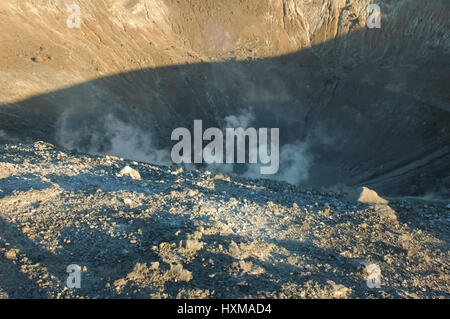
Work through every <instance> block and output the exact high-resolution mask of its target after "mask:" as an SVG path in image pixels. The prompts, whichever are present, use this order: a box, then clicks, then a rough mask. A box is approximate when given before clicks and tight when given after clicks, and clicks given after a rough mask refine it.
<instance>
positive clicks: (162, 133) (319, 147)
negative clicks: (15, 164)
mask: <svg viewBox="0 0 450 319" xmlns="http://www.w3.org/2000/svg"><path fill="white" fill-rule="evenodd" d="M138 2H139V1H138ZM278 2H279V4H278V6H279V7H280V8H281V9H282V10H281V11H278V9H280V8H278V7H277V6H274V7H270V6H269V7H267V8H266V7H261V8H260V7H258V8H259V11H258V10H256V9H255V11H254V13H252V14H250V13H248V11H246V10H248V8H247V9H245V8H243V7H240V6H239V5H238V4H234V2H232V3H230V5H229V6H228V7H227V6H225V7H223V6H220V5H217V7H214V8H213V9H211V8H209V9H208V10H206V11H202V12H203V13H198V19H199V21H203V20H205V21H207V20H208V18H209V19H211V17H214V16H215V14H217V13H218V12H222V13H223V15H224V16H226V17H228V15H230V16H231V13H230V11H233V10H234V12H237V13H236V14H237V15H240V16H246V15H248V16H249V17H250V16H251V18H252V19H256V20H255V22H254V24H253V26H254V28H255V30H256V31H251V32H250V31H248V32H249V33H248V32H247V31H245V32H247V33H245V32H244V31H242V32H241V33H240V31H239V30H241V29H242V28H239V27H238V23H237V22H236V21H235V20H232V19H231V18H230V19H231V20H230V21H231V22H230V21H228V22H220V26H221V28H220V30H222V31H223V32H222V31H220V32H219V31H217V30H216V29H215V28H212V29H211V28H206V29H205V25H207V23H206V22H192V26H195V27H196V28H200V29H201V28H203V30H210V31H211V30H216V31H217V32H213V35H211V37H206V38H208V39H215V40H211V41H212V42H213V44H215V45H218V42H220V43H222V42H223V43H225V42H226V43H225V44H227V43H228V44H227V45H225V44H223V45H221V46H217V48H216V49H215V51H214V52H213V53H212V52H210V51H211V50H212V48H214V47H215V46H214V45H212V44H211V45H206V44H204V43H206V42H202V40H198V39H203V38H205V35H204V33H201V32H200V33H197V34H189V31H188V30H187V29H186V26H189V24H188V22H187V21H189V19H188V18H186V17H185V18H183V17H180V16H176V15H175V13H174V12H177V11H176V10H175V9H174V8H172V7H170V8H168V9H167V10H168V11H167V12H169V13H167V12H166V13H165V14H166V18H167V19H169V20H170V19H172V20H170V21H176V22H177V23H179V26H180V27H179V28H180V30H181V31H180V30H179V31H178V33H179V35H180V36H182V38H183V37H184V39H188V41H187V42H189V43H190V44H191V46H190V47H189V48H188V49H186V50H185V52H188V53H189V54H190V52H193V54H194V53H195V54H197V55H198V56H202V57H205V56H206V57H210V56H213V57H214V58H213V59H209V60H208V59H207V58H205V59H203V58H201V59H200V61H190V62H194V63H188V64H186V63H184V64H183V63H181V61H182V60H183V59H185V58H184V57H183V55H182V54H181V53H180V52H177V53H174V56H176V58H174V59H175V60H176V61H178V62H179V64H178V65H171V66H154V67H147V68H142V69H140V70H137V71H128V72H120V73H118V72H114V73H115V74H114V75H110V76H104V77H100V78H98V79H94V80H90V81H86V82H83V83H81V84H77V85H71V86H69V87H67V88H64V89H59V90H53V91H52V92H50V93H45V94H39V95H37V96H34V97H31V98H28V99H20V100H19V101H17V102H14V103H8V104H3V105H1V106H0V130H1V132H3V136H5V137H4V139H5V140H7V141H11V140H30V139H31V140H35V139H41V140H47V141H49V142H53V143H56V144H58V145H61V146H64V147H67V148H75V149H78V150H80V151H84V152H90V153H102V154H107V153H111V154H118V155H121V156H124V157H127V158H130V159H138V160H142V161H148V162H160V163H165V162H167V161H170V158H168V157H167V154H168V152H169V151H170V147H171V145H172V144H171V143H172V142H171V141H170V134H171V132H172V130H173V129H175V128H177V127H187V128H192V125H193V121H194V120H195V119H202V120H203V122H204V125H205V126H208V127H211V126H214V127H225V126H226V125H227V119H229V117H230V116H234V117H235V118H238V119H239V118H241V119H242V118H243V119H245V122H247V123H248V124H249V125H250V126H252V127H256V128H257V127H279V128H280V144H281V149H282V155H281V156H282V157H283V146H284V147H285V152H284V154H285V155H284V158H281V163H280V170H281V174H284V175H290V177H291V178H292V179H293V180H292V179H290V180H289V181H290V182H299V183H306V184H308V185H311V186H315V187H318V186H333V185H339V184H341V185H360V184H364V185H366V186H370V187H371V188H373V189H375V190H376V191H377V192H379V193H380V194H383V195H384V194H388V195H407V194H408V195H410V194H412V195H418V194H426V193H440V194H443V195H444V196H448V195H449V194H448V190H449V189H450V178H449V173H448V172H449V165H448V163H450V99H449V93H448V91H449V90H448V88H449V87H450V76H449V70H450V62H449V61H450V59H449V58H450V40H449V36H450V34H449V32H450V31H449V30H450V26H449V21H450V11H449V4H448V1H433V2H432V3H425V2H424V1H414V0H410V1H396V2H392V1H382V6H381V7H382V13H383V14H382V22H381V25H382V26H381V28H380V29H368V28H366V26H365V21H366V19H367V12H366V10H365V9H366V7H367V4H368V3H367V1H347V2H345V1H322V2H319V1H313V2H312V3H310V4H309V5H306V4H302V3H300V2H299V1H289V0H283V1H278ZM278 2H277V3H278ZM142 3H144V4H145V3H147V2H146V1H142ZM255 6H256V4H255ZM124 10H125V9H124ZM183 10H186V8H183V9H181V7H180V8H179V9H178V11H179V12H181V11H183ZM124 12H125V13H126V11H124ZM183 12H184V11H183ZM280 12H282V13H280ZM265 16H270V17H272V18H273V19H274V21H275V22H274V23H275V26H274V29H273V30H275V31H274V32H276V35H277V36H276V38H277V39H279V41H272V42H270V43H269V42H268V41H269V40H268V39H269V38H270V37H269V36H268V35H264V34H265V30H267V27H268V26H267V25H266V24H264V23H263V22H262V21H265V20H264V18H263V17H265ZM105 19H107V18H106V17H105ZM108 19H110V20H113V19H114V18H108ZM202 19H203V20H202ZM249 19H250V18H249ZM108 21H109V20H108ZM208 21H209V20H208ZM252 21H253V20H252ZM102 23H106V24H107V23H108V22H102ZM120 23H122V24H124V25H125V24H126V23H127V22H124V21H122V20H120ZM164 26H165V24H164ZM183 26H184V27H183ZM171 31H173V29H171ZM108 32H110V31H105V30H104V31H103V33H99V34H101V35H102V36H103V37H104V38H106V39H113V37H112V35H111V34H110V33H108ZM227 32H228V34H230V40H229V41H228V40H226V41H225V40H224V39H228V37H227V36H225V37H222V36H219V35H223V34H227ZM222 33H223V34H222ZM208 34H209V33H208ZM155 37H156V39H157V40H161V39H164V36H162V35H157V36H155ZM265 37H266V38H265ZM260 38H262V39H265V40H266V42H265V43H269V44H268V45H266V44H264V43H260V42H258V41H257V39H260ZM120 39H123V40H124V41H140V40H129V39H128V38H127V34H123V35H121V37H120ZM220 39H222V40H220ZM243 39H247V42H245V43H244V42H243V41H244V40H243ZM196 40H197V41H196ZM203 40H204V39H203ZM219 40H220V41H219ZM251 40H254V42H252V41H251ZM272 40H273V39H272ZM96 41H97V40H96ZM104 41H106V40H104ZM142 41H144V40H142ZM168 41H169V40H168ZM170 41H172V43H175V44H177V43H182V40H173V39H171V40H170ZM173 41H175V42H173ZM177 41H180V42H177ZM205 41H206V40H205ZM227 41H228V42H227ZM87 42H88V43H94V40H93V39H89V38H88V40H87ZM197 42H202V43H203V44H202V45H200V44H198V45H197V44H196V43H197ZM130 43H131V42H130ZM242 43H244V44H242ZM132 44H133V45H135V44H136V43H135V42H133V43H132ZM130 46H131V44H130ZM228 46H229V50H225V51H224V50H222V49H223V48H224V47H228ZM266 46H269V47H270V49H265V47H266ZM114 50H115V49H113V48H110V51H111V52H113V51H114ZM174 50H175V49H174ZM208 50H209V51H208ZM104 51H105V52H110V51H108V49H106V48H104ZM135 52H136V55H137V59H139V58H140V59H142V61H144V60H143V59H144V57H146V56H147V53H142V52H138V50H137V49H136V50H135ZM230 52H231V53H230ZM252 52H253V53H252ZM255 52H256V53H255ZM287 52H290V53H287ZM285 53H287V54H285ZM108 54H109V53H108ZM111 55H112V56H120V53H117V52H115V53H111ZM99 56H100V58H101V57H103V58H106V57H109V56H108V55H107V54H106V53H102V55H99ZM148 56H151V57H154V56H156V53H155V52H153V53H148ZM270 56H272V57H270ZM235 58H238V60H236V59H235ZM186 59H187V58H186ZM54 60H55V59H53V60H52V62H51V63H54V62H53V61H54ZM202 61H203V62H202ZM171 64H175V63H171ZM142 65H145V64H142ZM164 65H167V63H166V64H164ZM126 66H128V67H129V68H128V69H132V66H133V65H132V63H131V64H128V65H126ZM72 67H73V66H72ZM111 71H115V69H114V68H113V67H111ZM80 74H81V73H80ZM80 76H83V77H84V78H86V79H87V78H89V77H88V76H86V75H85V74H83V75H80ZM91 78H92V77H91ZM43 87H44V85H43ZM292 145H297V146H299V147H298V148H296V150H295V151H290V150H291V149H290V148H289V147H290V146H292ZM283 170H284V171H283Z"/></svg>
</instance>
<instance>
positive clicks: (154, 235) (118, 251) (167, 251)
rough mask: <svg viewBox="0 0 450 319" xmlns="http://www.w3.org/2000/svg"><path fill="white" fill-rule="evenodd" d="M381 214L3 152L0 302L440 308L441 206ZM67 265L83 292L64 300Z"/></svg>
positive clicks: (104, 160) (86, 161) (171, 173)
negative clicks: (397, 301) (432, 301)
mask: <svg viewBox="0 0 450 319" xmlns="http://www.w3.org/2000/svg"><path fill="white" fill-rule="evenodd" d="M124 168H125V169H124ZM137 172H138V173H137ZM369 197H370V196H369ZM388 201H389V202H388V203H387V204H383V203H382V201H379V202H380V203H379V204H370V203H361V202H358V201H356V200H354V199H351V197H349V196H347V195H346V194H345V193H343V192H342V193H339V192H336V191H333V192H331V191H324V190H322V191H313V190H306V189H300V188H298V187H294V186H292V185H289V184H286V183H281V182H273V181H268V180H247V179H242V178H237V177H228V176H225V175H215V174H214V173H211V172H208V171H199V170H193V171H183V170H182V169H179V168H178V169H177V168H170V167H162V166H153V165H149V164H143V163H137V162H131V161H127V160H124V159H121V158H117V157H111V156H106V157H95V156H89V155H84V154H78V153H74V152H69V151H66V150H62V149H58V148H55V147H54V146H52V145H50V144H47V143H43V142H37V143H34V144H33V145H25V144H17V145H12V144H11V145H4V146H2V147H1V148H0V296H1V297H3V298H187V297H189V298H448V297H450V280H449V279H450V276H449V269H450V263H449V252H448V248H449V234H450V232H449V222H450V219H449V214H450V210H449V209H448V206H447V204H448V203H444V202H439V201H431V200H424V199H417V198H416V199H411V198H410V199H407V198H397V199H392V198H390V199H389V198H388ZM70 264H77V265H79V266H80V267H81V268H82V273H81V288H80V289H69V288H67V287H66V279H67V277H68V275H69V274H68V273H67V272H66V270H67V266H68V265H70ZM370 264H377V265H378V266H379V267H380V269H381V274H382V277H381V288H380V289H376V288H375V289H370V288H368V286H367V282H366V279H367V278H368V273H367V266H368V265H370Z"/></svg>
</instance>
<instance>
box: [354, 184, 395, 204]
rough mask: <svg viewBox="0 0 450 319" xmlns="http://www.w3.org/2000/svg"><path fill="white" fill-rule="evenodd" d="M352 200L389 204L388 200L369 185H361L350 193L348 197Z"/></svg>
mask: <svg viewBox="0 0 450 319" xmlns="http://www.w3.org/2000/svg"><path fill="white" fill-rule="evenodd" d="M347 198H348V199H349V200H351V201H357V202H360V203H367V204H387V203H388V201H387V200H385V199H384V198H381V197H380V196H379V195H378V194H377V192H375V191H374V190H371V189H370V188H367V187H360V188H358V189H356V190H354V191H352V192H350V193H349V195H348V197H347Z"/></svg>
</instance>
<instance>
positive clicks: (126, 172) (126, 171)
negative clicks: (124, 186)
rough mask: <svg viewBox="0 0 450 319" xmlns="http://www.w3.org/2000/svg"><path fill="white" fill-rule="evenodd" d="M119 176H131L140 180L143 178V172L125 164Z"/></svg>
mask: <svg viewBox="0 0 450 319" xmlns="http://www.w3.org/2000/svg"><path fill="white" fill-rule="evenodd" d="M118 176H119V177H123V176H129V177H131V178H132V179H136V180H138V181H140V180H141V174H139V172H138V171H137V170H135V169H133V168H131V167H130V166H125V167H124V168H122V170H121V171H120V173H119V175H118Z"/></svg>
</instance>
